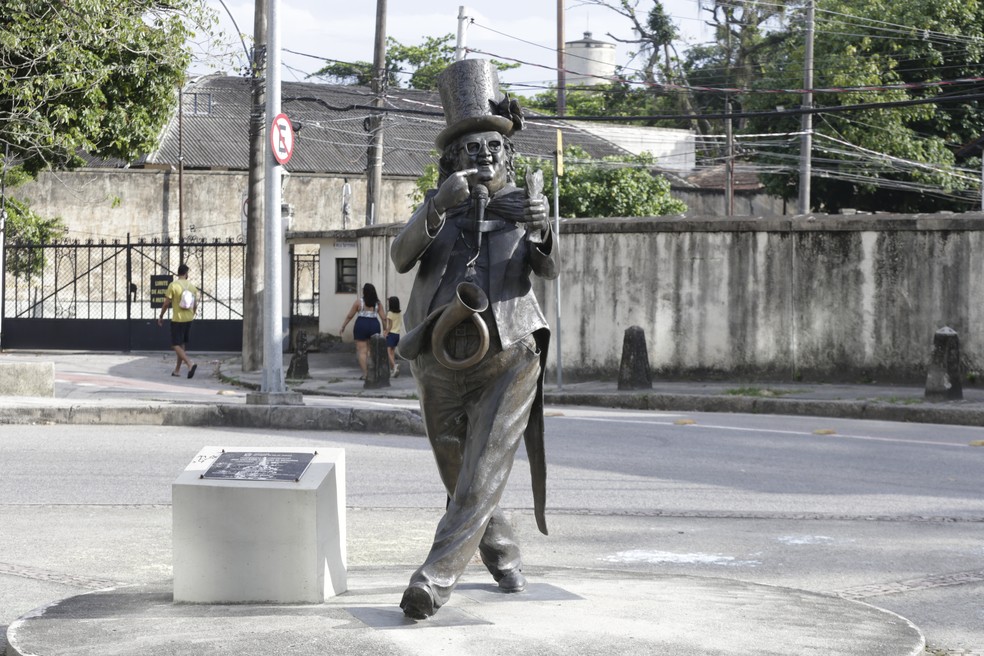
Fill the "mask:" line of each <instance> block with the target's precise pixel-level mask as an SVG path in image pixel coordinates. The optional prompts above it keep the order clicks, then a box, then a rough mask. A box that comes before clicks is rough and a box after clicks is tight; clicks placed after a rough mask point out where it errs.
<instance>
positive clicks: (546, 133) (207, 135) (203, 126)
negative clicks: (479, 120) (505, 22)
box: [102, 76, 626, 177]
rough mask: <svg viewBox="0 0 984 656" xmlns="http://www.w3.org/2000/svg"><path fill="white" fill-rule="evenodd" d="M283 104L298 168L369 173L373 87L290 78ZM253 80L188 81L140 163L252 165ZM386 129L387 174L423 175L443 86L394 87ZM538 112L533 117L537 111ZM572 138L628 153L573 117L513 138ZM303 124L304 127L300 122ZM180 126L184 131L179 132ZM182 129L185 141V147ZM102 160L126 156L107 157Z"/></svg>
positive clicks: (547, 150) (551, 144)
mask: <svg viewBox="0 0 984 656" xmlns="http://www.w3.org/2000/svg"><path fill="white" fill-rule="evenodd" d="M281 95H282V103H281V107H282V111H283V112H284V113H285V114H287V115H288V116H289V117H290V119H291V122H292V123H293V124H294V127H295V130H296V143H295V146H294V153H293V156H292V158H291V160H290V162H289V163H288V164H287V166H286V169H287V170H289V171H292V172H307V173H329V174H340V175H362V174H364V173H365V169H366V151H367V146H368V142H369V132H367V130H366V126H367V125H368V120H369V116H370V109H369V106H370V105H371V103H372V92H371V91H370V90H369V89H368V88H366V87H356V86H338V85H327V84H318V83H302V82H285V83H283V87H282V91H281ZM250 102H251V89H250V80H249V79H247V78H241V77H225V76H211V77H205V78H201V79H199V80H197V81H195V82H193V83H191V84H189V85H188V86H187V87H186V88H185V89H184V91H183V94H182V107H183V109H184V112H183V114H182V116H181V121H180V130H179V121H178V120H177V118H174V119H172V120H171V121H170V123H169V124H168V127H167V128H166V130H165V133H164V137H163V139H162V141H161V145H160V148H159V149H158V150H157V151H155V152H154V153H151V154H150V155H148V156H147V157H145V158H142V159H141V160H139V161H137V162H134V164H133V166H142V165H146V164H177V162H178V158H179V152H180V154H181V155H182V156H183V158H184V166H185V168H186V169H209V168H221V169H230V170H246V169H247V168H248V165H249V112H250ZM385 106H386V107H387V108H390V109H393V110H398V111H393V112H390V113H387V114H386V115H385V118H384V133H383V135H384V136H383V175H388V176H409V177H417V176H419V175H420V174H421V173H422V172H423V170H424V166H425V165H426V164H428V163H432V162H434V161H435V159H436V149H435V146H434V138H435V137H436V136H437V133H438V132H440V131H441V130H442V129H443V128H444V127H445V121H444V117H443V112H442V109H441V103H440V96H439V95H438V94H437V93H436V92H427V91H414V90H408V89H395V90H392V91H390V92H389V93H388V94H387V97H386V101H385ZM530 118H532V117H530ZM557 127H561V129H562V131H563V133H564V144H565V145H578V146H580V147H582V148H584V150H586V151H587V152H588V153H589V154H591V155H592V156H593V157H605V156H609V155H625V154H626V151H625V150H623V149H621V148H619V147H618V146H616V145H615V144H613V143H611V142H609V141H607V140H605V139H602V138H599V137H597V136H594V135H591V134H589V133H588V132H586V131H584V130H582V129H580V128H578V127H576V126H572V125H570V124H564V123H560V122H552V121H549V120H546V119H544V120H528V121H527V125H526V129H524V130H523V131H521V132H517V133H516V134H515V136H514V139H513V142H514V144H515V146H516V150H517V151H518V152H519V153H521V154H525V155H531V156H540V157H552V156H553V151H554V149H555V147H556V133H555V131H556V129H557ZM298 128H299V129H298ZM179 133H180V134H179ZM179 137H180V147H179ZM102 165H103V166H118V165H119V163H112V162H104V163H103V164H102Z"/></svg>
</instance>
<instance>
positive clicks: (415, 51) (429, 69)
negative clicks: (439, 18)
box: [310, 34, 519, 90]
mask: <svg viewBox="0 0 984 656" xmlns="http://www.w3.org/2000/svg"><path fill="white" fill-rule="evenodd" d="M454 40H455V36H454V35H453V34H445V35H444V36H438V37H433V36H425V37H424V39H423V41H421V43H420V44H419V45H415V46H412V45H411V46H407V45H403V44H402V43H400V42H399V41H397V40H396V39H394V38H393V37H387V39H386V63H385V65H384V69H385V71H386V84H387V86H389V87H392V88H401V87H405V88H408V89H420V90H435V89H437V76H438V75H440V74H441V71H443V70H444V69H445V68H446V67H447V66H448V64H450V63H452V62H453V61H454V51H455V46H454ZM492 63H493V64H494V65H495V66H496V68H498V69H499V70H500V71H505V70H509V69H510V68H516V67H517V66H519V64H505V63H503V62H500V61H496V60H494V59H493V60H492ZM372 73H373V71H372V64H371V63H369V62H364V61H358V62H331V63H329V64H326V65H325V66H324V67H322V68H320V69H318V70H317V71H315V72H314V73H312V74H311V75H310V77H320V78H322V79H324V80H326V81H328V82H331V83H333V84H350V85H358V86H370V85H371V84H372ZM407 76H409V77H407ZM404 77H405V78H406V81H405V82H401V79H402V78H404Z"/></svg>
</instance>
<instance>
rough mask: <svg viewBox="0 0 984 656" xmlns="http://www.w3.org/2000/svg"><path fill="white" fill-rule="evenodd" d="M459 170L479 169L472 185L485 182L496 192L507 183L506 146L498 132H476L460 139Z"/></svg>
mask: <svg viewBox="0 0 984 656" xmlns="http://www.w3.org/2000/svg"><path fill="white" fill-rule="evenodd" d="M458 145H459V146H460V151H459V153H458V170H459V171H462V170H465V169H478V172H477V173H475V174H474V175H471V176H469V177H468V183H469V184H470V185H475V184H483V185H485V186H486V187H488V190H489V192H490V193H495V192H497V191H499V190H500V189H502V187H504V186H505V184H506V147H505V143H504V142H503V138H502V135H501V134H499V133H498V132H494V131H492V132H476V133H474V134H467V135H465V136H463V137H461V138H460V139H458Z"/></svg>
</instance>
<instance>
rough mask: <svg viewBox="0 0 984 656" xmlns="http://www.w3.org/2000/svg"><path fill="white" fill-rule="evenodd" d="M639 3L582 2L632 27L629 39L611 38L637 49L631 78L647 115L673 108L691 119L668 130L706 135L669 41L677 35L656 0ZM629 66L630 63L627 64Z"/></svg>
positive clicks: (616, 0)
mask: <svg viewBox="0 0 984 656" xmlns="http://www.w3.org/2000/svg"><path fill="white" fill-rule="evenodd" d="M640 1H641V0H585V4H592V5H597V6H600V7H604V8H606V9H609V10H611V11H614V12H615V13H617V14H620V15H622V16H624V17H625V18H626V19H628V21H629V23H630V24H631V26H632V33H633V34H634V35H635V36H634V37H633V38H631V39H623V38H619V37H616V36H614V35H612V34H608V36H609V37H610V38H612V39H614V40H615V41H619V42H621V43H628V44H632V45H635V46H636V47H638V50H637V51H636V52H634V53H632V59H633V60H634V59H635V58H637V57H638V58H640V59H641V61H642V63H641V66H639V67H638V70H637V72H636V73H635V75H634V76H633V77H634V79H635V81H637V82H640V83H642V84H643V85H645V88H644V89H642V90H641V93H640V94H639V95H640V96H641V97H642V98H644V99H647V100H648V101H649V105H648V111H644V112H643V113H644V114H655V113H658V112H660V111H665V110H666V109H668V108H673V109H675V111H677V112H679V113H682V114H686V115H688V116H691V117H693V118H691V119H690V120H682V121H680V122H675V123H674V124H673V125H672V127H692V128H693V129H694V130H695V131H696V132H697V133H698V134H706V133H707V132H708V131H709V125H708V124H707V122H706V121H702V120H700V119H699V117H698V116H697V113H696V111H695V108H694V105H693V101H692V98H691V96H690V94H689V93H688V92H687V91H686V87H688V86H689V84H688V82H687V78H686V72H685V71H684V70H683V68H682V67H681V66H680V56H679V54H678V53H677V51H676V47H675V46H674V44H673V41H674V40H676V39H678V38H679V36H680V34H679V30H678V29H677V27H676V25H675V24H674V23H673V21H672V19H671V18H670V16H669V14H667V13H666V10H665V9H664V7H663V3H662V2H661V1H660V0H652V6H651V7H649V9H648V10H647V9H645V7H640V6H639V5H640ZM630 63H631V62H630Z"/></svg>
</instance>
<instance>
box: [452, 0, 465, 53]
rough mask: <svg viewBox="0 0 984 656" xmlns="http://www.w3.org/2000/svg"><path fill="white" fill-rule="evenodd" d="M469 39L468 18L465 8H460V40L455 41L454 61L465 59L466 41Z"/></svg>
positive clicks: (461, 6) (462, 6)
mask: <svg viewBox="0 0 984 656" xmlns="http://www.w3.org/2000/svg"><path fill="white" fill-rule="evenodd" d="M467 37H468V16H466V15H465V6H464V5H460V6H459V7H458V38H457V40H456V41H455V47H454V60H455V61H461V60H462V59H464V58H465V41H466V40H467Z"/></svg>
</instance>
